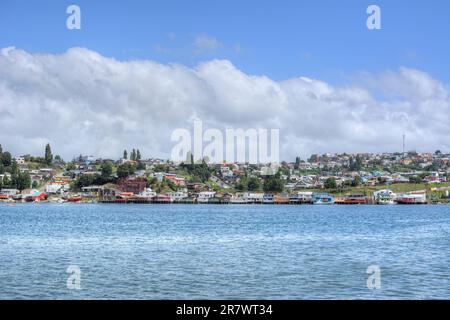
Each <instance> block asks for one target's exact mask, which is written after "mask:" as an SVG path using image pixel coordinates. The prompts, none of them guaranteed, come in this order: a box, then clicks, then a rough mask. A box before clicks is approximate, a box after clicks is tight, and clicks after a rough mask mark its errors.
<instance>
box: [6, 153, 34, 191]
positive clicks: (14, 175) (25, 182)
mask: <svg viewBox="0 0 450 320" xmlns="http://www.w3.org/2000/svg"><path fill="white" fill-rule="evenodd" d="M6 172H8V173H10V174H11V179H10V178H8V177H7V176H5V177H4V178H3V179H0V189H1V188H13V189H18V190H21V191H22V190H23V189H27V188H29V187H30V186H31V177H30V174H29V173H28V172H20V170H19V166H18V165H17V162H16V161H15V160H14V159H13V158H12V156H11V153H9V152H7V151H6V152H3V148H2V146H1V145H0V174H4V173H6Z"/></svg>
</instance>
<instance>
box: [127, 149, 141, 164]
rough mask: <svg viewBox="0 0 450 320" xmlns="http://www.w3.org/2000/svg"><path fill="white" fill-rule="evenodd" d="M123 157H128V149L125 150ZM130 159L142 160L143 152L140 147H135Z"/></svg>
mask: <svg viewBox="0 0 450 320" xmlns="http://www.w3.org/2000/svg"><path fill="white" fill-rule="evenodd" d="M123 158H124V159H128V152H127V150H124V151H123ZM130 160H133V161H139V160H141V152H140V151H139V149H137V150H136V149H133V150H132V151H131V153H130Z"/></svg>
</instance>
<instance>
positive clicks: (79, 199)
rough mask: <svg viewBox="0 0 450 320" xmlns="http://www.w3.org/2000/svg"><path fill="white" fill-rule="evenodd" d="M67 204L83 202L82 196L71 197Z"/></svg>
mask: <svg viewBox="0 0 450 320" xmlns="http://www.w3.org/2000/svg"><path fill="white" fill-rule="evenodd" d="M66 201H67V202H80V201H81V197H80V196H74V197H69V198H67V199H66Z"/></svg>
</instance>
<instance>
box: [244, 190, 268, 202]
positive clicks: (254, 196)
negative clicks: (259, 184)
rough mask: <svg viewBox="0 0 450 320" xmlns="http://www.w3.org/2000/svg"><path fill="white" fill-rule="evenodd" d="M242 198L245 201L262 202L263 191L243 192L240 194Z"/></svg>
mask: <svg viewBox="0 0 450 320" xmlns="http://www.w3.org/2000/svg"><path fill="white" fill-rule="evenodd" d="M242 199H243V200H244V201H245V202H246V203H262V202H263V199H264V194H263V193H252V192H244V193H243V194H242Z"/></svg>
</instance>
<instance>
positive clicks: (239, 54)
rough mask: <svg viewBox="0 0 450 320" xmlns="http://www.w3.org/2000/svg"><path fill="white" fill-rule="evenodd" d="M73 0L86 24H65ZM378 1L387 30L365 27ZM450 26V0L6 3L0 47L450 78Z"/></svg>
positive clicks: (263, 70) (292, 71)
mask: <svg viewBox="0 0 450 320" xmlns="http://www.w3.org/2000/svg"><path fill="white" fill-rule="evenodd" d="M70 4H77V5H79V6H80V8H81V13H82V29H81V30H68V29H67V28H66V26H65V22H66V18H67V16H68V15H67V14H66V12H65V11H66V8H67V6H68V5H70ZM369 4H377V5H379V6H380V7H381V13H382V30H373V31H369V30H368V29H367V28H366V19H367V14H366V8H367V6H368V5H369ZM449 33H450V1H447V0H433V1H405V0H395V1H365V0H343V1H334V0H327V1H323V0H322V1H320V0H319V1H317V0H316V1H265V0H257V1H256V0H247V1H236V0H228V1H211V0H209V1H205V0H195V1H181V0H179V1H175V0H165V1H132V0H131V1H99V0H96V1H92V0H90V1H80V0H78V1H56V0H54V1H42V0H41V1H22V0H19V1H4V0H2V1H1V2H0V47H8V46H15V47H16V48H20V49H24V50H26V51H28V52H31V53H36V52H40V53H62V52H64V51H66V50H67V49H68V48H71V47H86V48H88V49H90V50H93V51H97V52H99V53H100V54H102V55H105V56H108V57H114V58H116V59H119V60H130V59H151V60H155V61H158V62H162V63H167V62H174V63H179V64H183V65H187V66H195V65H196V64H197V63H198V62H200V61H206V60H211V59H214V58H218V59H228V60H230V61H231V62H232V63H233V64H234V65H235V66H236V67H237V68H239V69H240V70H242V71H244V72H246V73H249V74H255V75H267V76H268V77H270V78H272V79H275V80H284V79H288V78H291V77H296V76H308V77H312V78H318V79H322V80H324V81H327V82H329V83H332V84H342V83H345V82H346V81H348V78H349V77H352V76H354V75H355V74H356V73H358V72H360V71H369V72H375V73H376V72H382V71H385V70H395V69H397V68H398V67H400V66H405V67H409V68H414V69H419V70H423V71H425V72H427V73H428V74H430V75H431V76H432V77H434V78H436V79H439V80H441V81H443V82H445V83H450V72H449V71H450V41H449ZM199 36H203V37H205V38H207V39H215V40H216V41H217V43H216V44H217V46H216V48H212V49H209V50H202V51H200V52H198V51H196V48H195V45H194V42H195V39H196V38H198V37H199Z"/></svg>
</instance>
